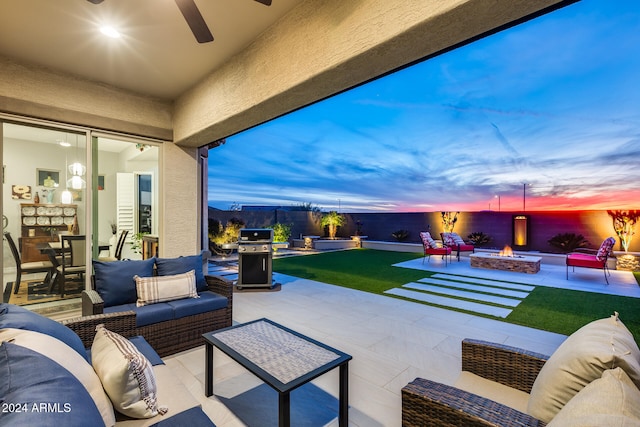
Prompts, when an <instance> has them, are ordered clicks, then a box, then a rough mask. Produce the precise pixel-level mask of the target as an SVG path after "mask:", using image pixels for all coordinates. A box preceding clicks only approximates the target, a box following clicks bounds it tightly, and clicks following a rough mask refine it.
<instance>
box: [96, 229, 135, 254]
mask: <svg viewBox="0 0 640 427" xmlns="http://www.w3.org/2000/svg"><path fill="white" fill-rule="evenodd" d="M128 234H129V230H122V231H121V232H120V237H118V242H117V243H116V250H115V252H114V254H113V255H114V256H112V257H111V256H105V257H98V261H120V260H121V259H122V250H123V249H124V243H125V240H126V239H127V235H128Z"/></svg>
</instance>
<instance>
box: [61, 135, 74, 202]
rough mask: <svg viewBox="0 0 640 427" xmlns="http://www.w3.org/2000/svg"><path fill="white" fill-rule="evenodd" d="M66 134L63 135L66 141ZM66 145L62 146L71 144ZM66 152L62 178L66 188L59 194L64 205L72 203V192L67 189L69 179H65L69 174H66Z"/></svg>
mask: <svg viewBox="0 0 640 427" xmlns="http://www.w3.org/2000/svg"><path fill="white" fill-rule="evenodd" d="M66 139H67V138H66V135H65V142H66ZM67 144H68V145H63V144H60V145H62V146H63V147H69V146H70V145H71V144H69V143H68V142H67ZM67 163H68V162H67V154H66V153H65V155H64V179H65V182H66V183H67V188H65V189H64V191H63V192H62V194H60V203H62V204H65V205H70V204H71V203H73V194H71V191H69V181H70V180H69V179H67V178H68V177H69V176H68V175H67V170H68V166H67Z"/></svg>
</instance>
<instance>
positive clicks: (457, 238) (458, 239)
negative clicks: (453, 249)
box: [451, 233, 465, 245]
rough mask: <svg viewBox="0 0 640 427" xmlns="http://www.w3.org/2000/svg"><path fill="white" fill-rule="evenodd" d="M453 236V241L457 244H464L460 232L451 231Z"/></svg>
mask: <svg viewBox="0 0 640 427" xmlns="http://www.w3.org/2000/svg"><path fill="white" fill-rule="evenodd" d="M451 238H452V239H453V241H454V242H455V244H456V245H464V244H465V243H464V240H462V237H460V235H459V234H458V233H451Z"/></svg>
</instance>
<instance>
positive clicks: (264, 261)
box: [236, 228, 273, 289]
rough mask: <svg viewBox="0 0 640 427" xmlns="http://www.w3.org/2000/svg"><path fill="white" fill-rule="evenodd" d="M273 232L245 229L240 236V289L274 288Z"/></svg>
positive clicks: (261, 229) (262, 229)
mask: <svg viewBox="0 0 640 427" xmlns="http://www.w3.org/2000/svg"><path fill="white" fill-rule="evenodd" d="M272 243H273V230H272V229H270V228H243V229H241V230H240V234H239V236H238V282H237V284H236V287H237V288H238V289H242V288H244V287H246V288H250V287H251V288H265V287H268V288H270V287H272V285H273V280H272V275H273V274H272V273H273V251H272Z"/></svg>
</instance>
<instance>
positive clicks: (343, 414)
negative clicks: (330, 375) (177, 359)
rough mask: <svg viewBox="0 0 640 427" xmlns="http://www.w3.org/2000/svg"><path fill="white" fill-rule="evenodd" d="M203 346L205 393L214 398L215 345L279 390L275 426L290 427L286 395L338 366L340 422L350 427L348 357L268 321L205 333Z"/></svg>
mask: <svg viewBox="0 0 640 427" xmlns="http://www.w3.org/2000/svg"><path fill="white" fill-rule="evenodd" d="M203 337H204V339H205V344H206V357H205V359H206V361H205V394H206V395H207V396H211V395H212V394H213V348H214V347H216V348H218V349H219V350H221V351H222V352H223V353H225V354H227V355H228V356H229V357H231V358H232V359H233V360H235V361H236V362H238V363H239V364H240V365H242V366H243V367H245V368H246V369H247V370H248V371H249V372H251V373H253V374H254V375H256V376H257V377H258V378H260V379H261V380H262V381H264V382H265V383H267V384H268V385H269V386H270V387H272V388H273V389H275V390H276V391H277V392H278V396H279V398H278V402H279V404H278V406H279V411H278V412H279V417H278V418H279V423H280V424H279V425H280V426H288V425H290V424H289V423H290V420H289V415H290V399H289V393H290V392H291V391H292V390H294V389H296V388H298V387H300V386H301V385H303V384H306V383H307V382H309V381H311V380H313V379H314V378H317V377H318V376H320V375H322V374H324V373H326V372H328V371H330V370H332V369H334V368H336V367H339V368H340V392H339V393H340V397H339V406H340V407H339V410H338V422H339V425H341V426H347V425H348V408H349V404H348V363H349V361H350V360H351V358H352V357H351V356H350V355H348V354H346V353H343V352H341V351H339V350H336V349H334V348H332V347H329V346H328V345H326V344H323V343H321V342H319V341H316V340H314V339H312V338H309V337H307V336H305V335H302V334H300V333H298V332H295V331H293V330H291V329H288V328H286V327H284V326H282V325H279V324H277V323H275V322H273V321H271V320H269V319H258V320H255V321H252V322H248V323H243V324H240V325H235V326H231V327H229V328H225V329H220V330H217V331H214V332H208V333H206V334H204V335H203Z"/></svg>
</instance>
